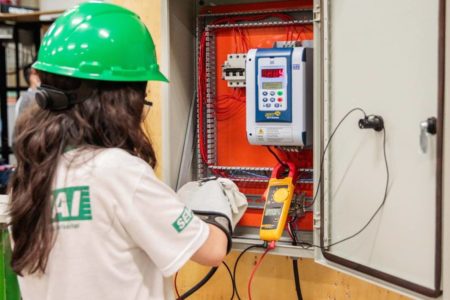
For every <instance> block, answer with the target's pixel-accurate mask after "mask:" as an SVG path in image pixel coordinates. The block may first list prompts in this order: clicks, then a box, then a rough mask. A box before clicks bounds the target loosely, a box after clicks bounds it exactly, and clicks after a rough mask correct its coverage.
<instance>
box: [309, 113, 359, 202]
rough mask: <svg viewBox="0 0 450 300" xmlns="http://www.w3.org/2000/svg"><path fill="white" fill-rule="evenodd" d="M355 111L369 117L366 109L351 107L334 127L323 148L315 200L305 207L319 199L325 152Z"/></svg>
mask: <svg viewBox="0 0 450 300" xmlns="http://www.w3.org/2000/svg"><path fill="white" fill-rule="evenodd" d="M355 111H360V112H362V113H363V115H364V117H367V115H366V112H365V111H364V109H362V108H360V107H355V108H353V109H351V110H350V111H349V112H348V113H346V114H345V116H344V117H343V118H342V119H341V120H340V121H339V123H338V124H337V125H336V127H335V128H334V130H333V132H332V133H331V135H330V137H329V138H328V142H327V144H326V145H325V148H324V149H323V152H322V157H321V158H320V170H319V181H318V183H317V188H316V192H315V193H314V198H313V201H312V202H311V203H309V204H308V205H307V206H305V208H309V207H311V206H313V205H314V203H315V202H316V199H317V195H319V188H320V183H321V182H322V173H323V161H324V159H325V154H326V153H327V150H328V147H329V146H330V142H331V140H332V139H333V136H334V135H335V133H336V131H337V130H338V129H339V127H340V126H341V125H342V123H343V122H344V121H345V119H347V117H348V116H349V115H351V114H352V113H353V112H355Z"/></svg>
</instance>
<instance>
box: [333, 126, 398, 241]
mask: <svg viewBox="0 0 450 300" xmlns="http://www.w3.org/2000/svg"><path fill="white" fill-rule="evenodd" d="M383 156H384V164H385V166H386V185H385V187H384V196H383V201H382V202H381V204H380V205H379V206H378V208H377V210H376V211H375V212H374V213H373V215H372V217H371V218H370V219H369V221H367V223H366V224H365V225H364V226H363V227H362V228H361V229H360V230H358V231H357V232H355V233H354V234H352V235H350V236H348V237H346V238H343V239H342V240H339V241H337V242H334V243H331V244H329V245H328V247H331V246H334V245H337V244H340V243H342V242H345V241H347V240H349V239H352V238H354V237H355V236H357V235H358V234H360V233H361V232H363V231H364V230H365V229H366V228H367V226H369V224H370V223H371V222H372V221H373V219H374V218H375V216H376V215H377V214H378V213H379V212H380V210H381V209H382V208H383V206H384V204H385V203H386V199H387V196H388V189H389V166H388V161H387V157H386V129H384V128H383Z"/></svg>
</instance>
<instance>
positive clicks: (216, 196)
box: [178, 178, 248, 249]
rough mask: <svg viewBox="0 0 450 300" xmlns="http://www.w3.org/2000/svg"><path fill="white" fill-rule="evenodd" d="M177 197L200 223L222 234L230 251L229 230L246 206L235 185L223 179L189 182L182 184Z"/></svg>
mask: <svg viewBox="0 0 450 300" xmlns="http://www.w3.org/2000/svg"><path fill="white" fill-rule="evenodd" d="M178 195H179V197H180V199H181V201H183V202H184V203H185V204H186V206H187V207H188V208H190V209H191V210H192V211H193V212H194V213H195V214H196V215H197V216H198V217H200V218H201V219H202V220H203V221H205V222H207V223H210V224H213V225H215V226H217V227H219V228H220V229H222V231H224V232H225V234H226V235H227V237H228V241H229V242H228V249H231V236H232V234H233V230H234V228H235V227H236V224H237V223H238V222H239V220H240V219H241V218H242V216H243V215H244V212H245V210H246V209H247V206H248V203H247V198H246V197H245V196H244V194H242V193H240V192H239V189H238V187H237V186H236V184H234V182H232V181H231V180H229V179H226V178H218V179H212V180H207V181H205V180H203V181H193V182H189V183H187V184H185V185H183V186H182V187H181V188H180V190H178Z"/></svg>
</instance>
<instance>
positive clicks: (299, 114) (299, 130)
mask: <svg viewBox="0 0 450 300" xmlns="http://www.w3.org/2000/svg"><path fill="white" fill-rule="evenodd" d="M312 54H313V51H312V48H304V47H296V48H261V49H251V50H250V51H249V52H248V54H247V60H246V86H247V89H246V109H247V111H246V125H247V139H248V141H249V143H250V144H253V145H279V146H309V145H311V144H312V133H313V132H312V129H313V128H312V113H313V111H312V107H313V103H312V98H313V95H312V84H313V73H312V64H313V60H312V58H313V57H312Z"/></svg>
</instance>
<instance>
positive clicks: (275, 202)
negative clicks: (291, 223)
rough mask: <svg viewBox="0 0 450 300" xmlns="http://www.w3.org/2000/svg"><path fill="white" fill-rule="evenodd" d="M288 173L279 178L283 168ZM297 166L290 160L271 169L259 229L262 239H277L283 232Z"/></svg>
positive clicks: (283, 171)
mask: <svg viewBox="0 0 450 300" xmlns="http://www.w3.org/2000/svg"><path fill="white" fill-rule="evenodd" d="M286 167H288V168H289V174H288V175H287V176H286V177H284V178H281V177H282V176H283V173H285V168H286ZM296 180H297V168H296V167H295V165H294V164H293V163H291V162H286V163H284V164H278V165H276V166H275V168H274V169H273V171H272V175H271V177H270V180H269V186H268V187H267V190H266V192H265V193H264V195H265V198H266V204H265V205H264V212H263V217H262V221H261V227H260V230H259V237H260V238H261V240H263V241H277V240H279V239H280V237H281V235H282V234H283V231H284V227H285V225H286V220H287V217H288V213H289V209H290V207H291V201H292V198H293V197H294V190H295V182H296Z"/></svg>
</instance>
